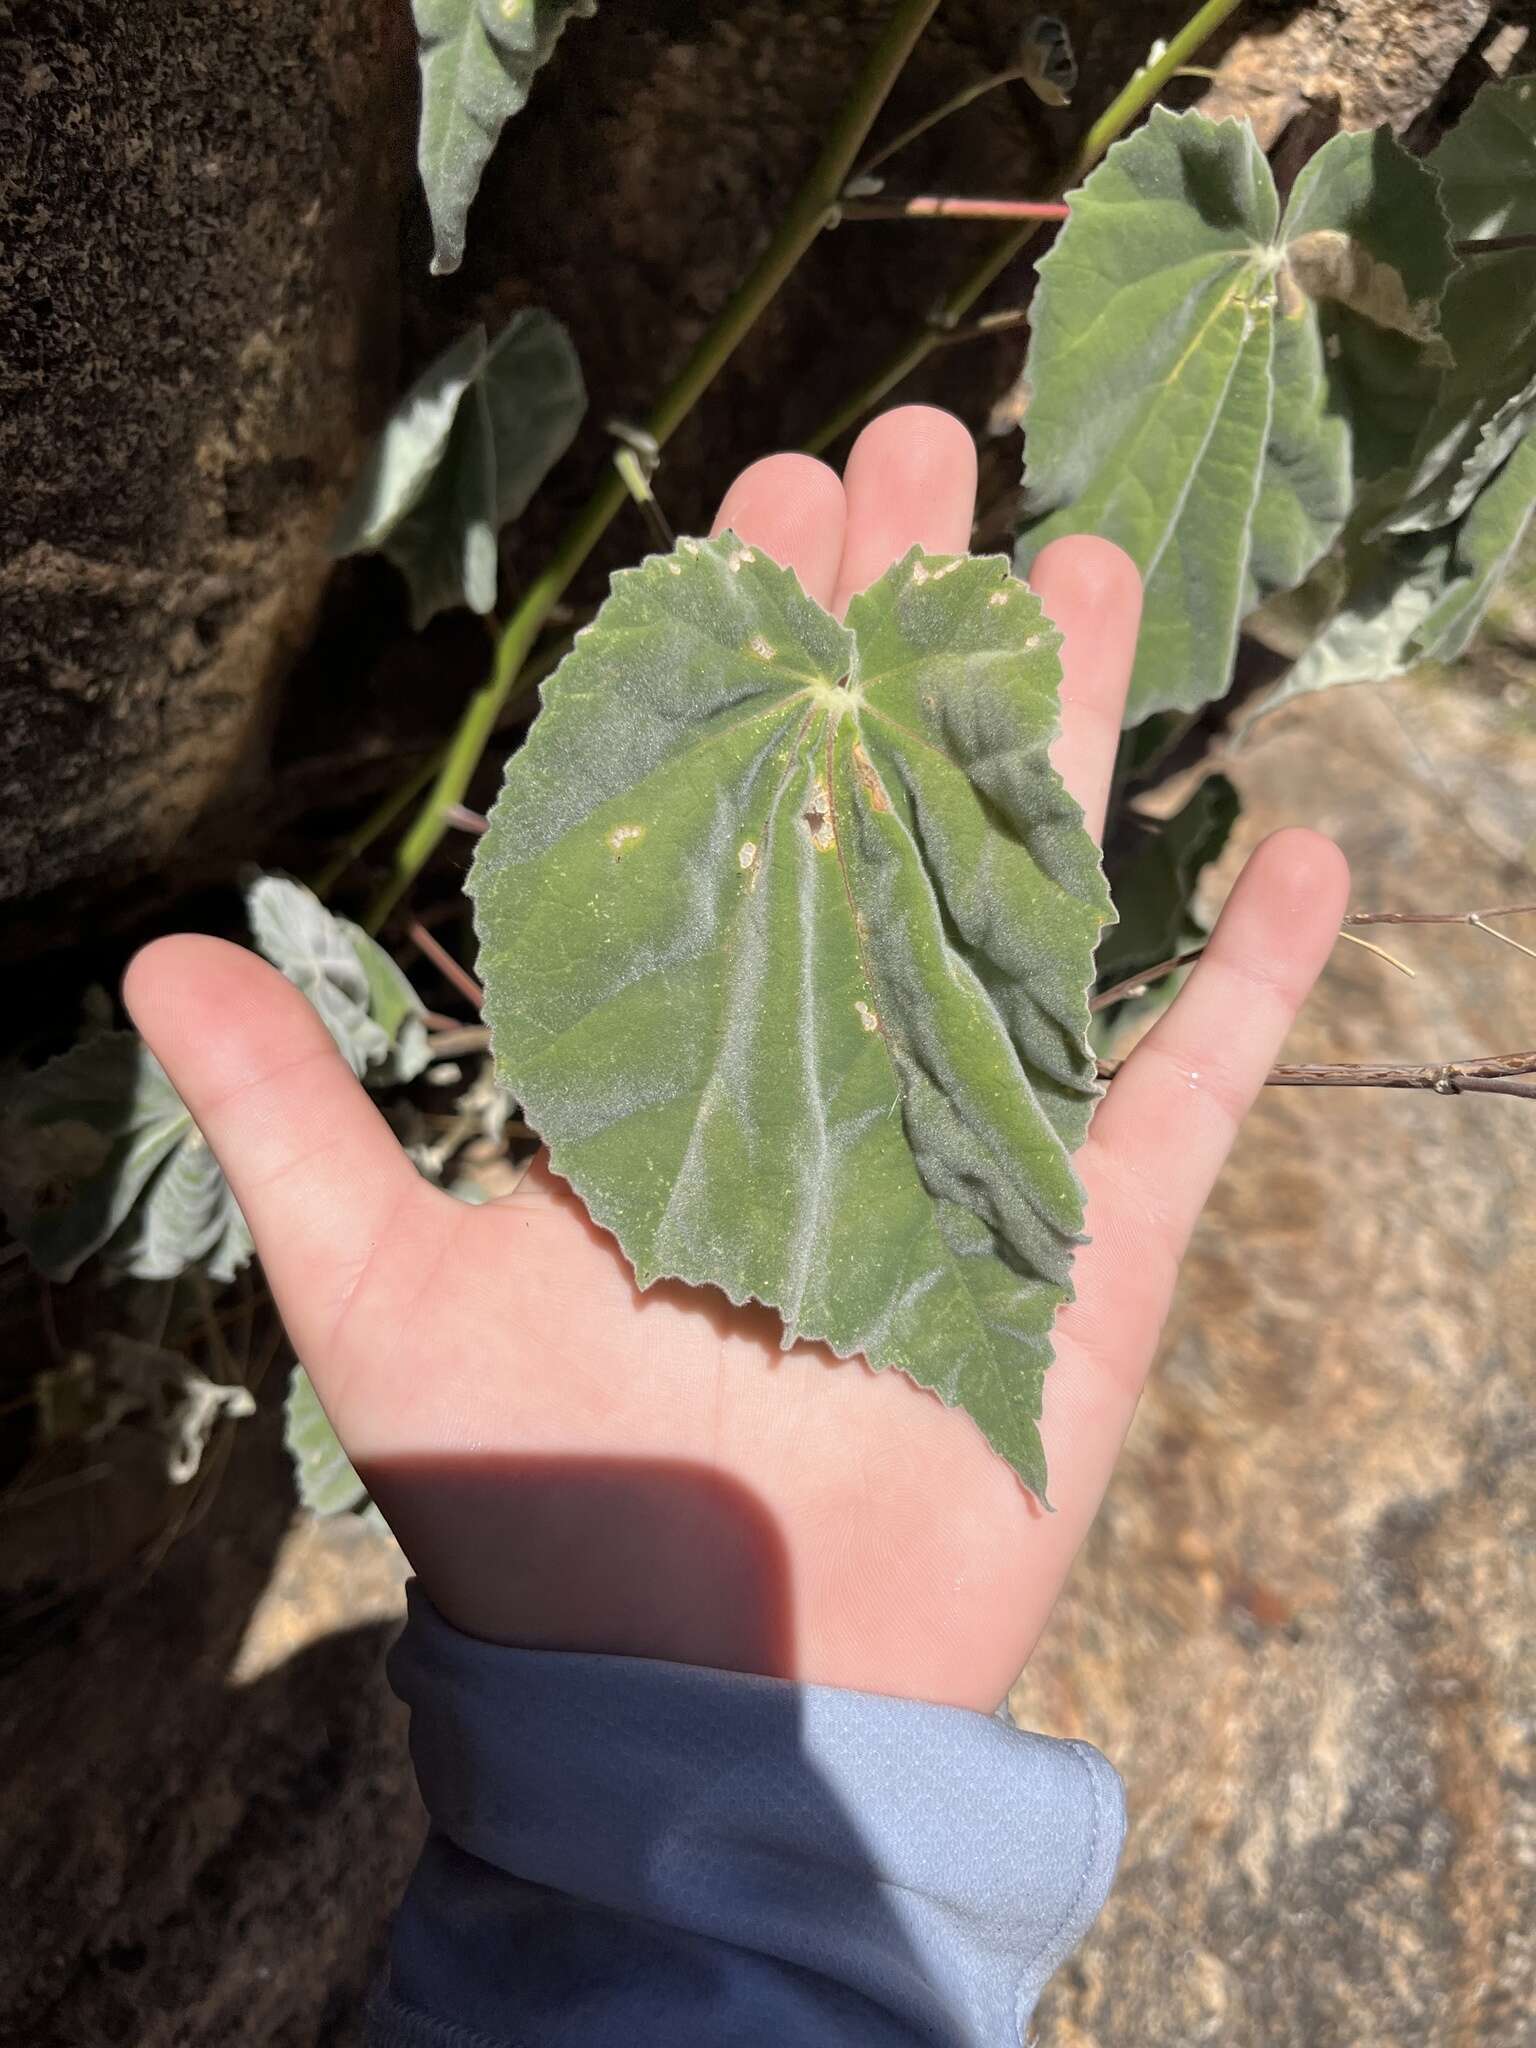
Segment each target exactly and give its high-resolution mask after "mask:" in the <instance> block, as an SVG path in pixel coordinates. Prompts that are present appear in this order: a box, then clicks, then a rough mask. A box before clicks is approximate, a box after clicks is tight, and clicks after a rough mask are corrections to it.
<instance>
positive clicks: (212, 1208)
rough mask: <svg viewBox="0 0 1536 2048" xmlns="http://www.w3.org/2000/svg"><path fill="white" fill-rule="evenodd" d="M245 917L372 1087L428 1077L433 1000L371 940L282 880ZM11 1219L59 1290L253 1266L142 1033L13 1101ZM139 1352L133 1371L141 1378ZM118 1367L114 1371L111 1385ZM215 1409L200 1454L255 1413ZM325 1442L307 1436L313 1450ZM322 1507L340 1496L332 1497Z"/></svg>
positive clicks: (261, 880) (40, 1077)
mask: <svg viewBox="0 0 1536 2048" xmlns="http://www.w3.org/2000/svg"><path fill="white" fill-rule="evenodd" d="M245 907H246V916H247V918H248V920H249V923H250V927H251V935H252V938H253V939H254V941H255V943H256V946H257V947H258V949H259V950H260V951H261V952H262V953H264V954H265V955H266V957H267V959H269V960H270V961H271V962H272V964H273V966H274V967H277V968H279V969H280V970H281V971H282V973H283V974H285V975H286V976H287V978H288V979H289V980H290V981H291V982H292V983H293V984H294V986H295V987H296V988H299V989H302V990H303V992H304V994H305V995H306V996H307V997H308V998H309V1001H310V1002H311V1003H312V1004H313V1005H314V1008H315V1011H316V1013H317V1014H318V1016H319V1017H320V1018H321V1020H322V1022H323V1023H324V1024H325V1027H326V1029H327V1030H328V1031H329V1032H330V1034H331V1036H332V1038H333V1039H334V1040H335V1041H336V1044H337V1046H338V1048H339V1049H340V1051H341V1052H342V1053H343V1055H344V1056H345V1058H346V1060H347V1062H348V1064H349V1065H350V1066H351V1068H352V1071H353V1072H354V1073H355V1074H357V1075H358V1076H359V1078H360V1079H362V1080H364V1081H365V1082H367V1084H368V1085H369V1086H370V1087H377V1088H384V1087H393V1086H395V1085H398V1084H400V1083H402V1082H406V1081H410V1080H413V1079H414V1078H415V1077H416V1076H417V1075H418V1074H420V1073H421V1072H422V1070H423V1069H424V1068H425V1067H426V1065H427V1063H428V1061H429V1059H430V1057H431V1054H430V1051H429V1048H428V1043H427V1033H426V1025H425V1021H424V1013H423V1008H422V1004H421V1000H420V998H419V997H418V996H417V994H416V992H415V990H414V989H413V988H412V987H411V985H410V983H409V982H408V981H407V980H406V978H405V976H404V975H403V974H402V973H401V972H400V969H399V968H398V967H397V966H396V965H395V963H394V961H393V960H392V959H391V958H390V956H389V955H388V954H387V953H386V952H385V951H384V949H383V948H382V947H381V946H379V945H378V944H377V943H376V942H375V941H374V940H373V939H371V938H370V937H369V936H368V934H367V933H366V932H364V931H362V930H361V929H360V928H359V927H358V926H357V925H355V924H351V923H349V922H348V920H347V919H345V918H341V917H337V916H335V915H333V913H332V912H330V911H328V910H327V909H326V908H325V906H324V905H323V904H322V903H321V902H319V901H318V899H317V898H316V897H315V896H313V895H312V894H311V893H310V891H309V890H308V889H306V888H304V887H303V886H302V884H300V883H298V882H294V881H289V880H287V879H286V878H285V877H282V876H278V875H258V876H257V877H255V879H254V880H253V881H252V882H251V883H250V884H249V886H248V887H247V889H246V892H245ZM0 1209H3V1211H4V1215H5V1219H6V1223H7V1225H8V1227H9V1229H10V1231H11V1233H12V1235H13V1236H14V1237H15V1239H16V1240H17V1242H18V1243H20V1244H21V1245H22V1246H23V1247H24V1249H25V1250H26V1252H27V1253H28V1255H29V1257H30V1258H31V1261H32V1263H33V1265H34V1266H35V1267H36V1268H37V1270H38V1271H39V1272H40V1273H42V1274H44V1275H45V1276H46V1277H47V1278H48V1279H50V1280H54V1281H67V1280H70V1279H72V1278H73V1277H74V1276H75V1274H76V1273H78V1271H79V1270H80V1268H81V1266H82V1265H83V1264H84V1263H85V1261H86V1260H87V1259H89V1258H92V1257H97V1258H99V1260H100V1261H101V1264H102V1266H103V1267H104V1268H105V1269H106V1271H107V1272H108V1273H109V1274H115V1275H118V1276H121V1277H124V1278H128V1279H134V1280H161V1281H168V1280H176V1279H178V1278H179V1277H180V1276H181V1275H182V1274H184V1273H191V1272H199V1273H201V1274H203V1275H204V1276H205V1277H206V1278H207V1279H208V1280H209V1281H212V1282H214V1283H216V1284H223V1283H227V1282H228V1281H230V1280H233V1278H234V1277H235V1275H236V1273H237V1272H238V1271H239V1270H240V1268H241V1267H242V1266H243V1265H245V1263H246V1262H247V1260H248V1259H249V1258H250V1256H251V1251H252V1245H251V1237H250V1232H249V1231H248V1230H247V1228H246V1225H245V1219H244V1217H243V1216H242V1215H241V1214H240V1209H239V1206H238V1204H237V1203H236V1201H235V1197H234V1194H233V1191H232V1190H231V1188H230V1186H229V1183H228V1181H227V1180H226V1179H225V1178H224V1175H223V1173H222V1171H221V1170H220V1167H219V1164H218V1162H217V1160H216V1159H215V1158H214V1156H213V1154H212V1152H211V1151H210V1150H209V1149H208V1146H207V1145H206V1144H205V1143H204V1141H203V1137H202V1134H201V1133H200V1132H199V1130H198V1128H197V1126H196V1124H195V1123H194V1122H193V1120H192V1115H191V1112H190V1111H189V1110H188V1108H187V1106H186V1104H185V1103H184V1102H183V1101H182V1099H181V1097H180V1096H179V1095H178V1094H177V1093H176V1090H175V1089H174V1088H173V1087H172V1085H171V1082H170V1080H169V1078H168V1076H167V1075H166V1073H165V1070H164V1068H163V1067H162V1066H161V1065H160V1062H159V1061H158V1060H157V1059H156V1058H155V1056H154V1054H153V1053H152V1052H150V1050H149V1048H148V1047H147V1046H146V1045H145V1043H144V1041H143V1040H142V1039H141V1038H140V1037H139V1036H138V1034H137V1032H133V1031H112V1030H106V1029H103V1030H93V1031H90V1032H88V1033H87V1034H86V1035H85V1036H84V1037H82V1038H81V1039H79V1040H78V1041H77V1043H76V1044H74V1045H73V1046H71V1047H70V1049H69V1050H68V1051H67V1052H64V1053H61V1054H60V1055H59V1056H58V1058H57V1059H53V1060H50V1061H49V1062H48V1063H47V1065H45V1066H43V1067H40V1068H38V1069H37V1070H36V1071H35V1072H33V1073H31V1074H28V1075H26V1076H25V1077H24V1078H22V1079H21V1080H20V1081H19V1082H17V1083H16V1084H15V1085H14V1086H13V1087H12V1088H11V1089H10V1091H9V1093H8V1097H7V1102H6V1107H5V1113H4V1116H3V1117H0ZM124 1341H125V1342H126V1341H127V1340H124ZM150 1348H151V1349H153V1348H154V1347H150ZM143 1350H144V1347H143V1346H142V1345H141V1346H140V1347H139V1352H136V1353H135V1354H134V1359H133V1360H131V1361H130V1362H131V1363H132V1362H135V1361H136V1362H137V1364H142V1358H140V1357H139V1353H140V1352H143ZM166 1356H170V1354H162V1364H163V1360H164V1357H166ZM112 1363H113V1362H112V1360H111V1359H108V1360H107V1367H105V1368H103V1369H104V1370H105V1369H107V1368H112ZM118 1363H119V1364H120V1363H121V1360H119V1361H118ZM184 1367H185V1361H180V1364H179V1365H178V1366H177V1367H176V1368H175V1369H174V1370H173V1368H172V1367H171V1366H169V1365H165V1366H164V1369H163V1371H161V1373H160V1379H159V1380H158V1381H157V1382H156V1387H157V1388H158V1386H159V1384H160V1382H161V1381H165V1380H167V1379H168V1378H172V1379H174V1378H176V1377H177V1374H178V1373H180V1375H181V1380H182V1381H185V1383H186V1386H190V1387H191V1388H192V1393H193V1394H194V1395H195V1394H198V1388H199V1387H207V1386H209V1385H211V1384H212V1383H210V1382H207V1381H204V1380H202V1379H201V1376H195V1377H196V1379H197V1385H195V1386H194V1385H193V1384H192V1382H191V1381H189V1380H186V1375H185V1372H184V1371H183V1370H182V1368H184ZM113 1369H114V1370H115V1368H113ZM300 1370H302V1369H300ZM117 1377H118V1379H121V1378H122V1377H123V1375H122V1374H121V1373H120V1372H119V1373H118V1375H117ZM139 1382H144V1375H143V1373H142V1372H139V1373H138V1375H137V1381H136V1382H135V1384H136V1385H138V1383H139ZM113 1384H116V1381H114V1382H113ZM144 1385H145V1386H147V1385H148V1383H147V1382H144ZM139 1391H140V1393H141V1394H142V1397H143V1398H142V1400H141V1401H140V1405H141V1406H142V1405H144V1402H147V1401H149V1399H150V1393H154V1398H155V1400H159V1399H160V1395H159V1394H158V1392H155V1390H154V1389H150V1392H144V1390H143V1387H140V1389H139ZM210 1398H211V1397H210ZM210 1398H202V1397H199V1398H198V1399H196V1400H192V1401H190V1402H189V1401H188V1400H183V1401H182V1402H181V1403H180V1405H179V1406H178V1408H177V1410H176V1412H177V1414H178V1416H179V1417H181V1418H182V1420H181V1423H180V1424H179V1425H178V1426H179V1427H187V1428H191V1429H192V1430H193V1433H194V1436H195V1438H196V1441H197V1442H198V1443H199V1444H200V1443H201V1441H202V1437H203V1435H205V1434H206V1428H207V1427H208V1426H211V1419H212V1418H213V1417H214V1416H215V1414H216V1413H227V1414H231V1415H233V1414H245V1413H249V1412H250V1410H249V1407H248V1406H242V1405H241V1404H240V1403H239V1402H238V1401H237V1400H236V1399H235V1398H234V1393H233V1391H231V1395H230V1399H229V1400H227V1401H225V1402H224V1404H223V1406H222V1408H219V1407H218V1406H217V1404H216V1403H215V1404H214V1405H212V1406H210ZM98 1405H100V1404H98ZM107 1405H108V1408H111V1409H112V1412H114V1413H115V1412H116V1410H115V1408H112V1404H111V1403H110V1402H109V1403H108V1404H107ZM124 1412H127V1411H126V1410H125V1411H124ZM316 1413H317V1414H318V1413H319V1410H318V1406H317V1408H316ZM188 1415H190V1416H191V1417H192V1418H193V1419H192V1421H191V1423H188V1422H187V1421H186V1417H187V1416H188ZM320 1423H321V1424H323V1423H324V1418H323V1415H322V1416H320ZM317 1433H318V1430H317V1426H316V1425H315V1424H314V1423H313V1422H311V1424H310V1427H309V1430H308V1432H307V1436H306V1445H307V1446H312V1445H313V1442H314V1439H315V1437H316V1435H317ZM333 1442H334V1440H333ZM316 1456H317V1454H316V1452H315V1451H314V1450H313V1449H312V1448H308V1449H307V1450H306V1456H305V1457H304V1458H296V1462H297V1468H298V1472H299V1476H300V1485H301V1491H307V1489H306V1474H307V1472H308V1471H309V1470H310V1469H311V1466H312V1465H313V1464H314V1461H315V1458H316ZM329 1456H330V1460H331V1464H332V1466H334V1463H335V1460H337V1459H341V1460H342V1462H343V1463H344V1462H345V1460H344V1458H343V1454H342V1452H341V1449H340V1446H339V1445H336V1446H335V1448H334V1451H333V1452H331V1453H330V1454H329ZM182 1463H183V1464H184V1465H186V1469H185V1471H183V1470H181V1469H180V1467H175V1466H173V1468H172V1474H171V1476H172V1477H173V1479H177V1480H179V1479H181V1478H184V1477H188V1476H190V1474H191V1472H192V1471H194V1470H195V1469H196V1459H195V1458H193V1459H191V1462H190V1463H189V1464H188V1463H187V1462H186V1459H185V1458H183V1460H182ZM360 1491H361V1489H360V1488H359V1492H360ZM325 1492H326V1495H327V1497H330V1496H331V1495H332V1494H333V1493H334V1492H335V1487H334V1485H333V1484H332V1483H330V1482H329V1481H328V1482H327V1486H326V1488H325ZM306 1504H313V1503H310V1502H309V1501H308V1500H306Z"/></svg>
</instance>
